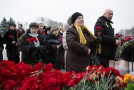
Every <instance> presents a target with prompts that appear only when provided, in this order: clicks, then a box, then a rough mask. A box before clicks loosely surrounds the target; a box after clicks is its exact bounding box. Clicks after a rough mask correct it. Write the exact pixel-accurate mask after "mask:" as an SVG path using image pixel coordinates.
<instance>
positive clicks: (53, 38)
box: [45, 24, 61, 69]
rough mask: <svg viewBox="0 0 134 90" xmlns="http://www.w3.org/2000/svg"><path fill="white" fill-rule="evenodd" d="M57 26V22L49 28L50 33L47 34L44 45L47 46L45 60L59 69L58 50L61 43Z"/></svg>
mask: <svg viewBox="0 0 134 90" xmlns="http://www.w3.org/2000/svg"><path fill="white" fill-rule="evenodd" d="M59 38H60V37H59V26H58V25H57V24H54V25H52V27H51V29H50V34H48V35H47V39H46V43H45V44H46V47H47V56H46V57H47V59H46V60H47V61H46V63H47V64H48V63H52V65H53V67H54V68H56V69H59V67H58V50H59V49H60V47H61V45H60V42H59Z"/></svg>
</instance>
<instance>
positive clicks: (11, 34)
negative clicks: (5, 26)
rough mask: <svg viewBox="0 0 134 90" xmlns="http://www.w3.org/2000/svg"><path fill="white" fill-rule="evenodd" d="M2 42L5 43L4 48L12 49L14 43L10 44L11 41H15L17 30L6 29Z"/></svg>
mask: <svg viewBox="0 0 134 90" xmlns="http://www.w3.org/2000/svg"><path fill="white" fill-rule="evenodd" d="M3 40H4V43H5V44H6V49H7V50H10V51H12V50H13V49H14V48H15V44H12V42H13V41H16V42H17V31H16V30H8V31H7V32H6V33H5V34H4V36H3Z"/></svg>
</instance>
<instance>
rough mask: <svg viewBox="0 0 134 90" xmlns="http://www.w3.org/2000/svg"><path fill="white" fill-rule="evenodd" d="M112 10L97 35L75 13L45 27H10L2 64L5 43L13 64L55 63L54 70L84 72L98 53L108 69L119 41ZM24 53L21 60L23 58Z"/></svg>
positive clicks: (97, 28) (0, 41) (0, 46)
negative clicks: (25, 28)
mask: <svg viewBox="0 0 134 90" xmlns="http://www.w3.org/2000/svg"><path fill="white" fill-rule="evenodd" d="M112 17H113V11H112V10H111V9H106V10H105V12H104V14H103V15H102V16H101V17H99V19H98V20H97V22H96V23H95V26H94V34H92V33H91V32H90V30H89V29H88V28H87V27H86V26H85V25H84V16H83V15H82V14H81V13H79V12H75V13H73V14H72V15H71V16H70V17H69V18H68V19H67V22H66V23H65V24H64V25H62V26H59V25H57V24H54V25H52V26H51V27H46V26H45V25H44V23H43V22H41V21H39V22H31V23H30V25H29V29H28V30H24V29H23V25H22V24H19V25H18V29H16V25H15V24H12V23H11V24H10V25H9V30H8V31H7V32H6V33H5V34H4V36H3V37H1V35H0V61H2V60H3V55H2V54H3V53H2V51H3V49H4V47H3V44H6V47H5V49H6V54H7V58H8V60H10V61H14V62H15V63H19V62H20V58H21V61H22V62H24V63H26V64H29V65H34V64H36V63H38V62H42V63H43V64H44V65H45V64H48V63H52V64H53V66H54V68H56V69H59V70H60V69H62V68H65V69H66V71H75V72H82V71H85V67H86V66H88V65H93V64H94V63H93V60H92V56H94V55H95V54H96V52H97V56H98V57H99V59H100V64H102V65H103V66H104V67H105V68H107V67H108V66H109V60H111V59H114V52H115V50H116V47H117V45H120V44H121V41H120V40H117V39H116V38H115V37H114V29H113V28H112V26H111V23H113V22H112V21H111V19H112ZM19 52H21V54H22V57H20V54H19Z"/></svg>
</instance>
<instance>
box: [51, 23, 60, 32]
mask: <svg viewBox="0 0 134 90" xmlns="http://www.w3.org/2000/svg"><path fill="white" fill-rule="evenodd" d="M54 30H59V26H58V25H57V24H54V25H52V27H51V30H50V32H53V31H54Z"/></svg>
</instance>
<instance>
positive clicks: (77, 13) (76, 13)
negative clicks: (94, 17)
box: [71, 12, 83, 24]
mask: <svg viewBox="0 0 134 90" xmlns="http://www.w3.org/2000/svg"><path fill="white" fill-rule="evenodd" d="M79 16H83V15H82V14H81V13H79V12H75V13H74V14H73V15H72V16H71V20H72V23H73V24H74V22H75V20H76V19H77V18H78V17H79Z"/></svg>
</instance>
